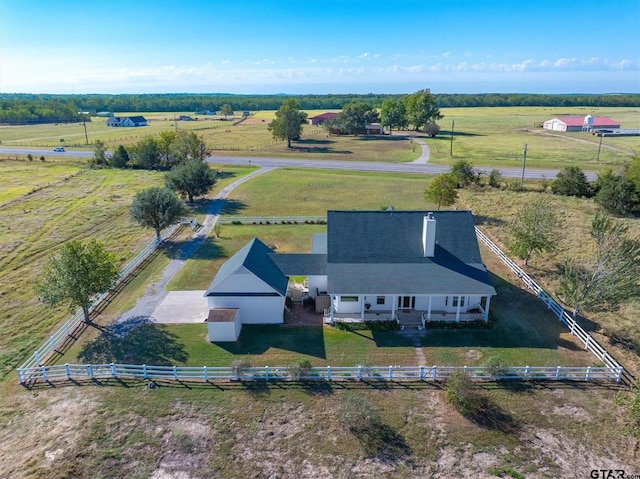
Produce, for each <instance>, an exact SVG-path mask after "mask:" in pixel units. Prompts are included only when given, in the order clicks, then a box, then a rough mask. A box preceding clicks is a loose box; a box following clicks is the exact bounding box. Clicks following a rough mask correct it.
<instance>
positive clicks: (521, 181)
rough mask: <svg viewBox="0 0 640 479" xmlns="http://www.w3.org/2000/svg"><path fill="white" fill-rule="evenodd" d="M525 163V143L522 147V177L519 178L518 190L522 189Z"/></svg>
mask: <svg viewBox="0 0 640 479" xmlns="http://www.w3.org/2000/svg"><path fill="white" fill-rule="evenodd" d="M526 164H527V144H526V143H525V144H524V148H523V149H522V177H521V178H520V190H521V191H522V190H523V189H524V168H525V165H526Z"/></svg>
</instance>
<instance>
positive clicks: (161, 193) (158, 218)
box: [129, 187, 189, 239]
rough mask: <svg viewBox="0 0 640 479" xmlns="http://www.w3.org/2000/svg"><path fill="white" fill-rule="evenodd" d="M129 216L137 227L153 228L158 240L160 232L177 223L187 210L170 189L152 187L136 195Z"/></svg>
mask: <svg viewBox="0 0 640 479" xmlns="http://www.w3.org/2000/svg"><path fill="white" fill-rule="evenodd" d="M129 214H130V216H131V219H132V220H133V221H135V222H136V223H138V224H139V225H141V226H144V227H146V228H153V229H154V230H155V232H156V238H157V239H160V233H161V232H162V230H163V229H164V228H166V227H167V226H171V225H172V224H175V223H177V222H178V221H179V220H180V218H182V217H183V216H186V215H187V214H189V210H188V209H187V207H186V206H185V205H184V203H183V202H182V200H181V199H180V198H178V197H177V196H176V194H175V193H174V192H173V191H171V190H170V189H168V188H160V187H153V188H148V189H146V190H142V191H140V192H138V193H137V194H136V196H135V197H134V198H133V203H132V204H131V208H130V210H129Z"/></svg>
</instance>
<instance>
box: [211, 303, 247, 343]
mask: <svg viewBox="0 0 640 479" xmlns="http://www.w3.org/2000/svg"><path fill="white" fill-rule="evenodd" d="M206 321H207V331H208V333H209V341H210V342H212V343H219V342H233V341H237V340H238V338H239V337H240V332H241V331H242V322H241V321H240V310H239V309H222V308H220V309H211V310H209V316H208V317H207V320H206Z"/></svg>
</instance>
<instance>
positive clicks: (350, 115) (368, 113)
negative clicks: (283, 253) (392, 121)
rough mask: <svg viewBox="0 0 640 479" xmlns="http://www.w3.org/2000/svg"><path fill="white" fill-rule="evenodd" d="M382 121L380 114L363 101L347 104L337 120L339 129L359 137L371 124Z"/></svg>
mask: <svg viewBox="0 0 640 479" xmlns="http://www.w3.org/2000/svg"><path fill="white" fill-rule="evenodd" d="M379 119H380V116H379V115H378V112H377V111H376V110H375V109H374V108H373V107H371V105H369V104H367V103H365V102H363V101H352V102H351V103H347V104H346V105H345V106H344V107H343V108H342V111H341V112H340V113H339V114H338V118H336V123H337V125H338V128H339V129H340V131H342V132H343V133H346V134H348V135H357V134H358V133H362V132H364V130H365V127H366V126H367V125H368V124H370V123H375V122H377V121H378V120H379Z"/></svg>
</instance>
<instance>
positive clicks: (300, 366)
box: [287, 359, 313, 381]
mask: <svg viewBox="0 0 640 479" xmlns="http://www.w3.org/2000/svg"><path fill="white" fill-rule="evenodd" d="M312 369H313V366H312V365H311V361H309V360H308V359H301V360H299V361H298V362H295V363H293V364H292V365H290V366H289V367H288V368H287V370H288V371H289V376H290V377H291V379H293V380H294V381H300V380H301V379H307V378H308V377H309V376H311V371H312Z"/></svg>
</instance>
